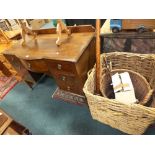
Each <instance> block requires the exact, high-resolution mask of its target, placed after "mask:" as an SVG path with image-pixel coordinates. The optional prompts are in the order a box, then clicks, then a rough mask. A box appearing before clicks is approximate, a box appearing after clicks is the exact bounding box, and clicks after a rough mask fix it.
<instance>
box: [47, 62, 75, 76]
mask: <svg viewBox="0 0 155 155" xmlns="http://www.w3.org/2000/svg"><path fill="white" fill-rule="evenodd" d="M47 64H48V68H49V70H50V72H52V73H54V74H55V73H70V74H75V72H76V68H75V64H74V63H72V62H67V61H53V60H47Z"/></svg>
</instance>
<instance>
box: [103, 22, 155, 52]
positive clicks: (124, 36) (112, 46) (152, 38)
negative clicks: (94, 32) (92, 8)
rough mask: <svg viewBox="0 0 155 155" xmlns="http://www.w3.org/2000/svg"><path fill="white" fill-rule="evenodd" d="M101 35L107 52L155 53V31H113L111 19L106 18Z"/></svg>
mask: <svg viewBox="0 0 155 155" xmlns="http://www.w3.org/2000/svg"><path fill="white" fill-rule="evenodd" d="M101 36H102V38H103V50H104V51H105V52H111V51H119V52H122V51H127V52H132V53H155V32H144V33H138V32H136V31H130V32H118V33H112V31H111V30H110V20H106V22H105V23H104V25H103V26H102V28H101Z"/></svg>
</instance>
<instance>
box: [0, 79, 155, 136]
mask: <svg viewBox="0 0 155 155" xmlns="http://www.w3.org/2000/svg"><path fill="white" fill-rule="evenodd" d="M56 87H57V86H56V84H55V81H54V80H53V79H51V78H49V77H45V78H44V79H43V80H42V81H41V82H40V83H39V84H38V85H37V86H36V87H35V88H34V89H33V90H31V89H30V88H29V87H28V86H27V85H26V84H24V83H19V84H17V85H16V86H15V88H14V89H13V90H11V91H10V92H9V94H7V96H6V97H5V98H4V99H3V100H2V101H1V102H0V108H2V109H3V110H5V111H6V112H7V113H8V114H10V115H11V116H12V117H13V118H14V119H15V120H16V121H18V122H19V123H21V124H23V125H24V126H26V127H27V128H28V129H29V130H30V131H31V132H32V134H34V135H38V134H39V135H66V134H69V135H121V134H125V133H123V132H120V131H118V130H116V129H113V128H111V127H109V126H107V125H105V124H102V123H99V122H98V121H95V120H93V119H92V118H91V115H90V113H89V109H88V108H87V106H78V105H73V104H70V103H65V102H62V101H59V100H54V99H52V98H51V95H52V93H53V92H54V91H55V89H56ZM145 134H155V128H154V127H152V128H149V129H148V130H147V131H146V133H145Z"/></svg>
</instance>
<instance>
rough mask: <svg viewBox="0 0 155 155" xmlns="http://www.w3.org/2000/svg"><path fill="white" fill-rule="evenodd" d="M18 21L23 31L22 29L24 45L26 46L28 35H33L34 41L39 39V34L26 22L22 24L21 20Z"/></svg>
mask: <svg viewBox="0 0 155 155" xmlns="http://www.w3.org/2000/svg"><path fill="white" fill-rule="evenodd" d="M18 21H19V23H20V26H21V29H22V38H23V42H22V45H25V44H26V35H28V34H30V35H32V36H33V39H34V40H35V39H36V37H37V34H36V33H35V32H33V31H32V30H31V29H30V28H28V27H27V26H26V22H22V21H21V20H18Z"/></svg>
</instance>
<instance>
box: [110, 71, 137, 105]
mask: <svg viewBox="0 0 155 155" xmlns="http://www.w3.org/2000/svg"><path fill="white" fill-rule="evenodd" d="M112 85H113V89H114V93H115V99H116V100H118V101H120V102H123V103H136V102H137V99H136V97H135V91H134V87H133V84H132V81H131V78H130V75H129V73H128V72H124V73H120V74H119V73H116V74H114V75H113V76H112Z"/></svg>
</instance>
